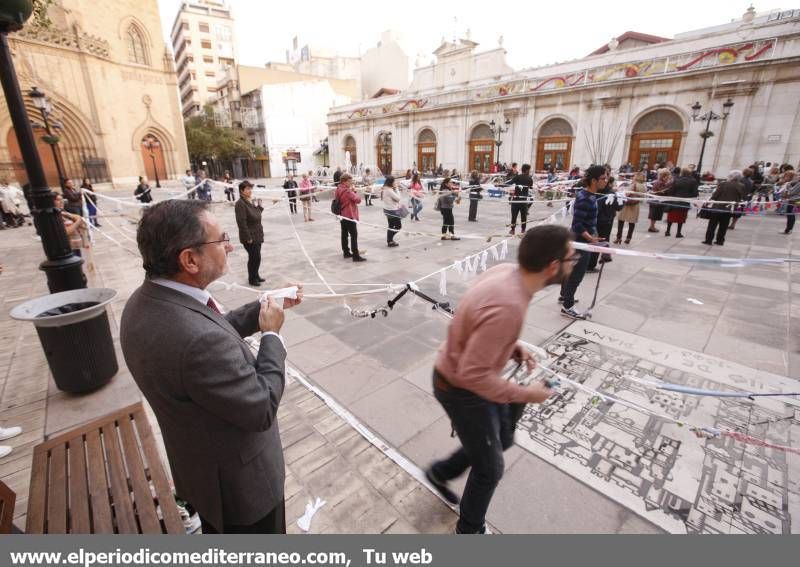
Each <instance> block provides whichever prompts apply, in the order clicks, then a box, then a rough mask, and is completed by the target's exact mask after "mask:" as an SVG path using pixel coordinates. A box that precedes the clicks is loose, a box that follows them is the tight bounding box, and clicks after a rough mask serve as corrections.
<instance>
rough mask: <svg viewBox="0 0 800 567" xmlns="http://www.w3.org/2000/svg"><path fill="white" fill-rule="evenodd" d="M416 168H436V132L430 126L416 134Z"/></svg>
mask: <svg viewBox="0 0 800 567" xmlns="http://www.w3.org/2000/svg"><path fill="white" fill-rule="evenodd" d="M417 169H418V170H419V171H422V172H425V171H434V170H435V169H436V134H434V133H433V130H431V129H430V128H425V129H424V130H423V131H422V132H420V133H419V136H417Z"/></svg>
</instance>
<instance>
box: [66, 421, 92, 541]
mask: <svg viewBox="0 0 800 567" xmlns="http://www.w3.org/2000/svg"><path fill="white" fill-rule="evenodd" d="M68 447H69V517H70V525H69V533H71V534H88V533H91V532H92V526H91V524H90V522H89V493H88V490H87V486H86V451H85V449H84V446H83V435H79V436H77V437H74V438H72V439H71V440H70V441H69V443H68Z"/></svg>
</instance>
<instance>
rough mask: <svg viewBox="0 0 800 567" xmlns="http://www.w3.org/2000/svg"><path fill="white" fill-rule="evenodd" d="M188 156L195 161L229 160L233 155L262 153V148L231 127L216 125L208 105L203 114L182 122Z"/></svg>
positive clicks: (256, 154) (244, 155) (252, 155)
mask: <svg viewBox="0 0 800 567" xmlns="http://www.w3.org/2000/svg"><path fill="white" fill-rule="evenodd" d="M184 127H185V129H186V145H187V147H188V149H189V157H190V158H192V160H194V161H196V162H200V161H203V160H207V159H212V160H229V159H232V158H235V157H251V158H252V157H255V156H258V155H263V153H264V149H263V148H259V147H256V146H254V145H253V144H251V143H250V141H249V140H247V139H245V138H244V136H243V135H242V134H241V133H240V132H239V131H237V130H235V129H233V128H225V127H221V126H217V125H216V124H215V123H214V114H213V111H212V110H211V108H210V107H208V106H207V107H206V108H205V111H204V114H201V115H199V116H193V117H192V118H189V119H188V120H186V121H185V122H184Z"/></svg>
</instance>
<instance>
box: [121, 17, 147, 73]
mask: <svg viewBox="0 0 800 567" xmlns="http://www.w3.org/2000/svg"><path fill="white" fill-rule="evenodd" d="M125 39H126V41H127V43H128V61H130V62H131V63H137V64H139V65H147V64H148V61H147V50H146V49H145V45H146V44H145V41H144V36H143V35H142V32H141V31H140V30H139V28H137V27H136V26H135V25H131V26H130V27H129V28H128V33H127V34H126V37H125Z"/></svg>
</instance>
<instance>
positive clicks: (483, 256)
mask: <svg viewBox="0 0 800 567" xmlns="http://www.w3.org/2000/svg"><path fill="white" fill-rule="evenodd" d="M488 259H489V252H487V251H486V250H484V251H483V254H481V271H482V272H485V271H486V270H487V269H488V268H487V267H486V261H487V260H488Z"/></svg>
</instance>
